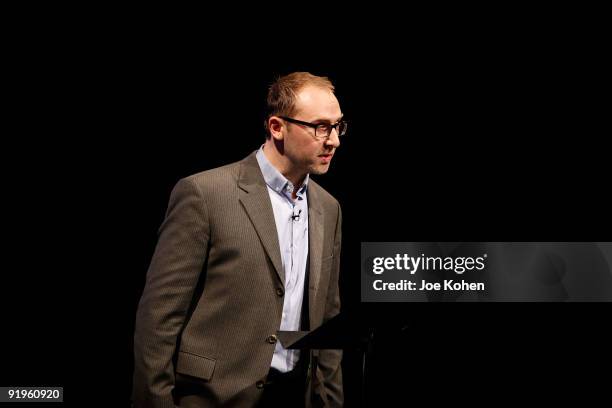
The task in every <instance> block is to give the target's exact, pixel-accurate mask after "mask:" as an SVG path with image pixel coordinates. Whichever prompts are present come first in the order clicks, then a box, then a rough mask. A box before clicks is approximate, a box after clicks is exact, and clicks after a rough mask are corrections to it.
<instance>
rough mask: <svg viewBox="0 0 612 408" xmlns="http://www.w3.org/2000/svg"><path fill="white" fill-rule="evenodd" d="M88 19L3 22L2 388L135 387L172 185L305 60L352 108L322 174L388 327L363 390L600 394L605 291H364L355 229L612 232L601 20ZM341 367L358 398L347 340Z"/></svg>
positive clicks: (350, 395)
mask: <svg viewBox="0 0 612 408" xmlns="http://www.w3.org/2000/svg"><path fill="white" fill-rule="evenodd" d="M162 21H163V20H162ZM87 25H88V22H87V21H86V20H83V21H81V22H80V23H78V24H77V26H76V27H75V26H65V25H61V24H58V25H52V26H51V27H50V28H49V29H48V30H42V31H36V30H33V29H32V27H31V26H27V25H26V26H19V27H16V28H15V29H14V30H12V31H11V34H12V36H10V37H8V44H7V46H8V54H7V55H9V58H8V60H7V61H8V66H9V67H10V72H11V74H10V75H9V76H7V82H8V86H10V90H11V93H10V97H9V99H8V102H9V103H8V107H7V111H6V113H7V122H6V129H7V132H6V135H5V149H3V156H4V159H5V160H3V166H2V169H3V171H2V176H3V186H4V190H5V194H4V195H3V197H4V199H3V210H4V211H3V213H4V224H5V228H4V229H3V231H4V233H5V237H6V239H5V242H6V244H5V246H4V248H5V249H4V251H3V257H4V258H5V262H6V263H5V264H6V265H7V267H6V269H5V270H4V271H3V284H2V286H1V291H2V296H1V300H0V302H2V310H3V313H2V322H3V326H4V330H3V333H4V345H3V351H2V381H1V383H2V384H3V385H58V386H64V389H65V399H66V401H68V402H72V403H76V405H81V404H82V401H86V400H94V401H95V403H96V404H97V403H101V402H104V403H106V406H126V405H127V404H128V400H129V393H130V387H131V374H132V373H131V370H132V361H131V360H132V336H133V327H134V326H133V325H134V317H135V310H136V305H137V302H138V299H139V297H140V294H141V293H142V289H143V285H144V277H145V273H146V269H147V267H148V262H149V260H150V258H151V255H152V253H153V249H154V245H155V242H156V231H157V228H158V227H159V224H160V223H161V221H162V219H163V214H164V212H165V209H166V204H167V200H168V197H169V193H170V190H171V189H172V187H173V185H174V184H175V183H176V181H178V179H179V178H181V177H185V176H187V175H190V174H193V173H195V172H198V171H201V170H205V169H209V168H213V167H217V166H220V165H223V164H226V163H229V162H233V161H236V160H240V159H242V158H243V157H245V156H246V155H247V154H249V153H250V152H252V151H253V150H255V149H257V148H258V147H259V145H260V144H261V143H263V138H264V133H263V128H262V120H263V118H262V113H263V106H264V105H263V104H264V99H265V95H266V90H267V86H268V85H269V84H270V83H271V82H272V81H273V80H274V78H275V77H276V76H278V75H280V74H286V73H289V72H292V71H296V70H305V71H310V72H312V73H315V74H317V75H326V76H329V77H330V79H331V80H332V81H333V82H334V83H335V84H336V89H337V95H338V98H339V100H340V103H341V106H342V109H343V112H344V113H345V115H346V117H347V119H348V120H349V121H350V128H349V134H348V135H347V136H346V139H345V140H343V141H342V146H341V147H340V148H339V150H338V153H337V155H336V156H335V157H334V162H333V163H332V166H331V170H330V172H329V174H327V175H325V176H320V177H317V178H316V180H317V182H319V183H320V184H321V185H322V186H323V187H325V188H326V189H327V190H328V191H329V192H331V193H332V194H333V195H334V196H335V197H336V198H337V199H338V200H339V201H340V203H341V205H342V207H343V215H344V229H343V231H344V241H343V255H342V278H341V279H342V280H341V288H342V296H343V305H344V309H345V310H347V311H352V312H354V313H356V314H358V315H360V316H363V318H364V320H368V321H373V322H375V323H376V325H377V326H379V327H385V328H387V330H390V331H391V333H387V334H385V332H384V331H383V332H381V334H380V336H379V337H377V342H376V343H375V346H374V358H373V363H372V372H373V374H372V377H371V378H370V379H369V380H371V382H370V384H371V386H372V391H371V394H370V395H375V396H376V398H378V403H379V404H380V405H381V406H385V405H397V404H399V402H401V401H406V402H410V401H412V400H413V399H416V398H425V399H426V400H429V401H430V402H439V401H445V402H450V401H453V402H461V401H464V402H483V403H490V402H493V403H495V402H498V401H504V400H508V399H516V401H523V402H524V401H528V400H539V401H542V402H551V401H552V400H554V401H560V400H561V399H565V398H569V397H578V398H582V399H583V402H584V401H585V400H584V398H587V397H588V398H595V397H596V396H597V395H603V390H604V388H603V384H604V383H603V380H602V378H603V376H605V372H606V370H608V371H609V367H610V363H611V358H612V357H611V353H610V346H609V345H610V344H612V343H611V342H610V340H612V338H611V336H610V334H609V333H608V332H607V330H606V329H607V326H609V316H610V314H609V312H610V308H609V307H604V306H608V305H601V304H599V305H598V304H595V305H590V304H465V305H463V304H462V305H459V304H419V305H398V304H393V305H369V306H368V307H364V306H362V305H360V304H359V279H358V275H357V273H358V272H357V271H358V270H359V269H358V268H359V265H358V262H359V261H358V259H359V248H360V242H362V241H430V240H431V241H434V240H435V241H495V240H500V241H523V240H524V241H527V240H529V241H598V240H601V241H605V240H610V239H609V238H610V222H609V218H610V217H609V204H608V205H607V202H608V201H609V200H607V199H606V193H607V190H609V176H608V175H607V173H606V172H607V171H608V167H609V166H608V156H609V154H608V153H607V152H608V149H606V148H605V147H604V144H605V143H606V140H605V139H606V137H607V136H608V135H609V131H605V129H609V126H607V124H606V123H605V122H606V120H607V117H608V116H609V114H607V112H606V105H605V96H606V95H609V92H606V89H607V88H605V86H606V82H605V77H606V76H605V75H604V73H606V72H608V71H609V70H608V69H607V68H606V65H605V64H604V55H603V54H602V53H601V47H600V44H599V43H598V42H597V41H595V39H596V38H597V37H598V35H599V33H598V31H597V29H596V27H594V28H592V31H588V32H586V33H585V32H583V33H582V34H583V36H581V37H576V36H575V33H571V34H568V35H564V34H562V33H560V32H557V31H548V30H541V31H540V30H536V31H535V32H530V33H529V35H526V34H524V33H523V31H521V30H514V31H510V32H503V30H501V31H502V32H494V33H492V32H491V31H490V30H491V28H490V27H489V30H485V31H478V30H469V29H466V31H465V35H460V34H458V33H459V32H457V31H453V30H450V32H445V33H444V34H441V33H440V32H438V31H437V30H435V29H434V28H431V29H430V30H421V31H419V32H418V35H410V34H414V33H415V32H408V33H407V36H406V37H399V36H395V35H393V36H391V37H386V38H381V39H372V38H370V39H368V37H367V36H364V37H357V38H353V40H354V43H350V44H349V43H348V42H347V38H346V37H345V38H344V39H342V40H341V41H339V42H334V41H330V39H327V41H326V42H319V41H317V40H316V39H314V38H312V39H310V41H307V42H297V41H289V43H290V44H288V45H286V44H281V43H280V42H279V35H278V32H277V31H274V30H272V31H271V32H270V33H269V37H268V38H262V39H257V40H254V39H252V38H249V35H246V34H245V35H242V36H239V38H240V40H238V41H225V40H223V38H225V37H223V35H222V34H221V33H215V32H204V33H197V30H195V32H194V31H192V30H189V29H183V28H182V27H181V26H180V25H179V24H173V25H169V26H167V25H165V24H161V23H160V20H156V21H155V22H148V23H144V24H143V25H142V26H141V25H133V26H130V27H132V28H131V29H129V30H126V31H120V34H117V32H116V31H115V29H116V27H115V25H114V24H111V23H110V22H107V23H103V24H101V25H100V26H99V27H101V28H103V29H100V30H92V31H93V32H91V31H87V29H86V28H87ZM68 27H69V28H68ZM261 31H264V32H266V31H265V30H263V28H262V30H261ZM84 33H87V35H86V36H85V35H84ZM461 33H464V32H463V31H461ZM468 33H469V34H468ZM393 34H395V33H393ZM264 37H265V36H264ZM391 39H393V40H394V41H391ZM239 45H240V46H239ZM608 91H609V89H608ZM398 327H400V328H401V327H408V328H407V329H406V330H404V331H402V332H400V331H399V330H396V331H395V332H393V330H394V329H397V328H398ZM343 364H344V368H345V384H346V393H347V405H349V404H351V405H352V406H357V405H358V404H359V399H360V387H359V382H360V381H361V377H360V374H359V370H360V365H359V364H360V361H359V354H358V353H357V352H356V351H349V352H347V353H346V355H345V359H344V363H343ZM600 369H602V370H603V373H601V374H600V371H599V370H600ZM381 400H382V401H381ZM391 401H393V402H394V403H391ZM385 403H386V404H385Z"/></svg>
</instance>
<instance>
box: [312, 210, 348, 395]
mask: <svg viewBox="0 0 612 408" xmlns="http://www.w3.org/2000/svg"><path fill="white" fill-rule="evenodd" d="M341 244H342V211H341V209H340V205H339V204H338V219H337V223H336V233H335V238H334V260H333V262H334V263H333V265H332V274H331V276H330V280H329V285H330V286H329V289H328V292H327V301H326V305H325V314H324V317H323V321H327V320H329V319H331V318H332V317H334V316H336V315H337V314H338V313H340V291H339V288H338V278H339V275H340V248H341ZM341 361H342V350H320V351H319V359H318V366H319V368H318V369H319V370H320V372H321V374H322V378H323V386H324V388H325V392H324V394H326V397H327V404H328V406H331V407H341V406H342V405H343V403H344V393H343V388H342V366H341Z"/></svg>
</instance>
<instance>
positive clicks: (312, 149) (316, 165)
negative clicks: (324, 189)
mask: <svg viewBox="0 0 612 408" xmlns="http://www.w3.org/2000/svg"><path fill="white" fill-rule="evenodd" d="M295 107H296V110H295V113H294V114H293V115H292V118H293V119H297V120H301V121H303V122H310V123H315V124H317V123H328V124H335V123H336V122H338V121H339V120H340V119H341V118H342V111H341V110H340V104H339V103H338V99H336V97H335V96H334V94H333V93H332V92H331V91H330V90H328V89H325V88H320V87H316V86H306V87H304V88H303V89H301V90H300V91H299V92H298V94H297V99H296V105H295ZM284 124H285V126H283V130H282V132H283V140H284V143H283V145H284V150H285V156H286V157H287V158H288V159H289V160H290V161H291V163H292V164H293V165H294V166H295V169H296V170H299V171H301V172H304V173H312V174H325V173H327V170H328V169H329V165H330V163H331V160H332V156H333V155H334V153H335V151H336V149H337V148H338V146H340V140H339V137H338V132H337V129H334V130H332V132H331V135H330V136H329V138H328V139H323V140H318V139H317V138H316V137H315V129H314V128H311V127H308V126H304V125H300V124H295V123H289V122H287V121H284Z"/></svg>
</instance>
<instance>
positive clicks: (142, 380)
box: [132, 178, 210, 408]
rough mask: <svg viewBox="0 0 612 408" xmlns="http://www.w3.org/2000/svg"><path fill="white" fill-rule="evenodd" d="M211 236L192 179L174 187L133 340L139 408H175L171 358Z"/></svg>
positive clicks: (203, 209) (180, 182) (205, 210)
mask: <svg viewBox="0 0 612 408" xmlns="http://www.w3.org/2000/svg"><path fill="white" fill-rule="evenodd" d="M209 237H210V230H209V223H208V211H207V208H206V202H205V200H204V198H203V196H202V194H201V192H200V190H199V189H198V186H197V185H196V184H194V183H193V181H192V180H190V179H189V178H187V179H183V180H180V181H179V182H178V183H177V185H176V186H175V187H174V189H173V191H172V194H171V197H170V202H169V205H168V210H167V212H166V217H165V220H164V222H163V223H162V226H161V227H160V230H159V239H158V243H157V247H156V249H155V253H154V255H153V259H152V261H151V265H150V267H149V270H148V272H147V278H146V284H145V289H144V293H143V295H142V298H141V300H140V303H139V305H138V312H137V314H136V330H135V336H134V387H133V394H132V399H133V401H134V406H135V407H155V408H162V407H174V403H173V399H172V390H173V388H174V365H173V361H172V359H173V355H174V353H175V349H176V343H177V337H178V335H179V333H180V331H181V330H182V327H183V324H184V321H185V318H186V315H187V312H188V309H189V307H190V304H191V300H192V296H193V292H194V289H195V287H196V285H197V282H198V279H199V278H200V274H201V271H202V268H203V266H204V262H205V258H206V251H207V247H208V241H209Z"/></svg>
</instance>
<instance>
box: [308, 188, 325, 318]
mask: <svg viewBox="0 0 612 408" xmlns="http://www.w3.org/2000/svg"><path fill="white" fill-rule="evenodd" d="M313 187H314V186H313V184H311V185H309V186H308V190H307V191H308V245H309V248H308V257H309V263H310V273H309V280H310V282H308V311H309V317H310V327H311V328H312V327H314V326H313V318H314V317H315V316H316V315H315V312H314V307H315V306H316V304H317V303H316V302H315V298H316V296H317V293H318V292H319V280H320V278H321V261H322V257H323V236H324V222H323V221H324V219H323V210H322V208H321V205H320V200H319V197H318V193H317V191H316V189H315V188H313Z"/></svg>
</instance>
